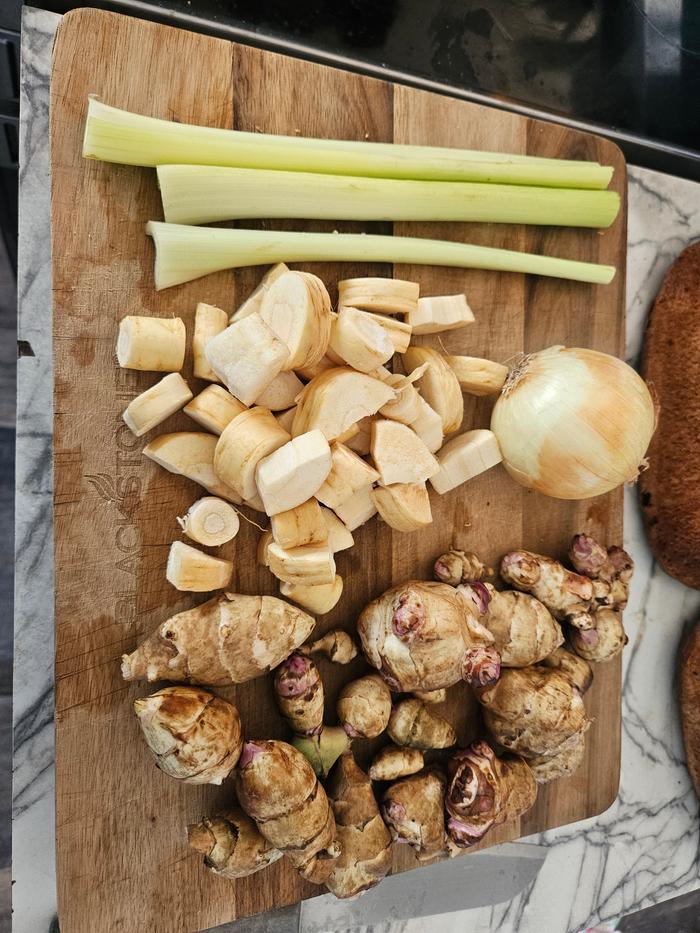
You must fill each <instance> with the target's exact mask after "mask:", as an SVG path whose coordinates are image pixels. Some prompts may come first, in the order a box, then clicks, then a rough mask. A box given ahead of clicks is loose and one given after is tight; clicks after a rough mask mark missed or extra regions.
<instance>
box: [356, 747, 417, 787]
mask: <svg viewBox="0 0 700 933" xmlns="http://www.w3.org/2000/svg"><path fill="white" fill-rule="evenodd" d="M422 767H423V752H422V751H421V750H420V749H419V748H404V747H399V746H398V745H386V746H385V747H384V748H382V749H381V750H380V751H379V752H377V754H376V755H375V756H374V760H373V761H372V764H371V765H370V767H369V776H370V778H371V779H372V780H373V781H395V780H396V779H397V778H400V777H407V776H408V775H409V774H416V773H417V772H418V771H420V770H421V768H422Z"/></svg>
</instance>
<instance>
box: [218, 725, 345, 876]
mask: <svg viewBox="0 0 700 933" xmlns="http://www.w3.org/2000/svg"><path fill="white" fill-rule="evenodd" d="M235 782H236V791H237V794H238V802H239V803H240V805H241V807H243V809H244V810H245V812H246V813H247V814H248V816H250V817H252V818H253V819H254V820H255V822H256V823H257V826H258V829H259V830H260V832H261V833H262V834H263V836H264V837H265V838H266V839H267V840H268V842H270V843H272V845H273V846H275V848H277V849H279V850H280V851H281V852H283V853H284V855H286V856H287V858H288V859H290V861H291V862H292V864H293V865H294V867H295V868H296V869H297V871H298V872H299V874H300V875H301V876H302V878H304V879H306V880H307V881H311V882H312V883H313V884H323V883H324V882H325V881H326V880H327V879H328V876H329V875H330V873H331V872H332V870H333V866H334V862H335V860H336V859H337V858H338V856H339V855H340V846H339V845H338V843H337V842H336V827H335V819H334V818H333V811H332V810H331V807H330V804H329V802H328V798H327V797H326V792H325V791H324V789H323V787H322V786H321V785H320V784H319V782H318V778H317V777H316V775H315V774H314V771H313V768H312V767H311V765H310V764H309V763H308V761H307V760H306V758H305V757H304V756H303V755H302V754H301V752H299V751H297V750H296V749H295V748H294V747H293V746H291V745H288V744H287V743H286V742H278V741H273V740H270V741H255V742H246V743H245V745H244V746H243V751H242V753H241V757H240V761H239V763H238V768H237V769H236V771H235Z"/></svg>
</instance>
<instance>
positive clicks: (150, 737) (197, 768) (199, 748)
mask: <svg viewBox="0 0 700 933" xmlns="http://www.w3.org/2000/svg"><path fill="white" fill-rule="evenodd" d="M134 712H135V713H136V716H137V718H138V721H139V725H140V726H141V730H142V732H143V737H144V738H145V740H146V744H147V745H148V747H149V748H150V749H151V751H152V752H153V754H154V756H155V759H156V764H157V765H158V767H159V768H160V770H161V771H163V772H164V773H165V774H168V775H169V776H170V777H173V778H177V779H178V780H180V781H184V782H185V783H186V784H221V782H222V781H223V779H224V778H225V777H226V776H227V775H228V774H229V772H230V771H231V770H232V769H233V768H234V767H235V765H236V762H237V761H238V757H239V755H240V754H241V748H242V745H243V739H242V736H241V719H240V716H239V715H238V710H237V709H236V707H235V706H233V705H232V704H231V703H228V702H227V701H226V700H222V699H221V698H220V697H216V696H214V694H213V693H209V692H208V691H207V690H202V689H201V688H199V687H165V689H163V690H159V691H158V692H157V693H153V694H151V696H147V697H141V698H140V699H138V700H134Z"/></svg>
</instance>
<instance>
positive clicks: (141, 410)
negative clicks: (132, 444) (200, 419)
mask: <svg viewBox="0 0 700 933" xmlns="http://www.w3.org/2000/svg"><path fill="white" fill-rule="evenodd" d="M191 398H192V392H191V391H190V387H189V386H188V385H187V383H186V382H185V380H184V379H183V378H182V376H181V375H180V373H169V374H168V375H167V376H163V378H162V379H161V380H160V382H156V384H155V385H154V386H151V388H150V389H146V391H145V392H142V393H141V394H140V395H137V396H136V398H135V399H132V401H131V402H129V404H128V406H127V408H126V410H125V411H124V414H123V415H122V418H123V419H124V423H125V424H126V425H127V427H128V428H129V430H130V431H132V432H133V433H134V434H135V435H136V437H141V436H142V435H143V434H146V433H147V432H148V431H150V430H151V429H152V428H155V427H156V426H157V425H159V424H161V423H162V422H163V421H165V419H166V418H169V417H170V415H173V414H175V412H176V411H179V410H180V409H181V408H182V406H183V405H185V404H186V403H187V402H189V400H190V399H191Z"/></svg>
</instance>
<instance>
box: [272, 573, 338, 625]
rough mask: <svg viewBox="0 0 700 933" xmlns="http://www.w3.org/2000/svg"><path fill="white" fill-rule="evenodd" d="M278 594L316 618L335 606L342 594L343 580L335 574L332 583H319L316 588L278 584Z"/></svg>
mask: <svg viewBox="0 0 700 933" xmlns="http://www.w3.org/2000/svg"><path fill="white" fill-rule="evenodd" d="M280 593H281V594H282V596H284V597H285V598H286V599H291V601H292V602H293V603H297V605H299V606H301V607H302V609H306V610H307V611H308V612H313V613H314V614H315V615H317V616H322V615H325V614H326V613H327V612H330V611H331V609H332V608H333V607H334V606H336V605H337V603H338V601H339V599H340V597H341V596H342V593H343V578H342V577H339V576H338V575H337V574H336V576H335V579H334V580H333V582H332V583H320V584H318V585H317V586H305V585H304V584H303V583H285V582H284V581H282V582H281V583H280Z"/></svg>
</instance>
